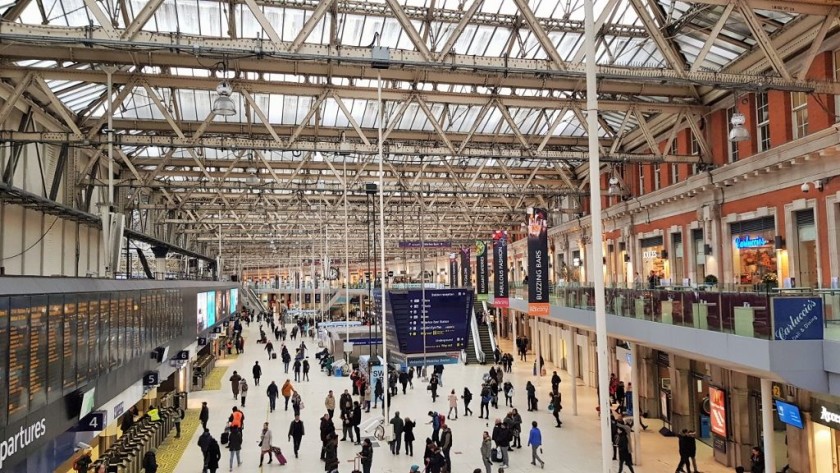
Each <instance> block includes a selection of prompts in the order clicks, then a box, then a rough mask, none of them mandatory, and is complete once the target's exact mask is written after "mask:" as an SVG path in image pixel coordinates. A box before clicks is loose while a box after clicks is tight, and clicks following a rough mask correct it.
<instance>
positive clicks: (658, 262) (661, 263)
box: [639, 236, 668, 286]
mask: <svg viewBox="0 0 840 473" xmlns="http://www.w3.org/2000/svg"><path fill="white" fill-rule="evenodd" d="M663 243H664V241H663V238H662V237H661V236H657V237H651V238H642V239H641V240H639V246H640V247H641V249H642V278H644V280H645V281H646V282H647V283H648V286H650V285H651V281H652V280H653V281H654V283H653V285H654V286H655V285H659V281H661V280H663V279H665V278H667V277H668V274H667V266H668V265H667V264H666V262H667V254H665V253H664V251H665V246H664V244H663ZM663 256H664V257H663Z"/></svg>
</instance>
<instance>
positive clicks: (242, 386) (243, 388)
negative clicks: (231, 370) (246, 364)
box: [239, 378, 248, 407]
mask: <svg viewBox="0 0 840 473" xmlns="http://www.w3.org/2000/svg"><path fill="white" fill-rule="evenodd" d="M239 393H240V394H239V400H240V401H241V406H242V407H245V398H246V397H247V396H248V381H245V378H242V381H240V382H239Z"/></svg>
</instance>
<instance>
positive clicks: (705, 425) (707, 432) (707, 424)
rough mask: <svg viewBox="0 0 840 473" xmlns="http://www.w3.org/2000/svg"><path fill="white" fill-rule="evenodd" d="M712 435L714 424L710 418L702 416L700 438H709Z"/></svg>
mask: <svg viewBox="0 0 840 473" xmlns="http://www.w3.org/2000/svg"><path fill="white" fill-rule="evenodd" d="M711 435H712V422H711V419H710V418H709V416H706V415H701V416H700V437H701V438H709V437H710V436H711Z"/></svg>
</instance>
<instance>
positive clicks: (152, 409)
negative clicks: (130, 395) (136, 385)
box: [146, 406, 160, 422]
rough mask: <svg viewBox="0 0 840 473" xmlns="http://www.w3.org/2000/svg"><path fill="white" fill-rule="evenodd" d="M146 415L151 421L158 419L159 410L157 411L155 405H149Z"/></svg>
mask: <svg viewBox="0 0 840 473" xmlns="http://www.w3.org/2000/svg"><path fill="white" fill-rule="evenodd" d="M146 415H147V416H149V419H150V420H151V421H152V422H158V421H160V412H159V411H158V409H157V407H155V406H151V407H149V411H148V412H146Z"/></svg>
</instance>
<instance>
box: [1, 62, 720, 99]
mask: <svg viewBox="0 0 840 473" xmlns="http://www.w3.org/2000/svg"><path fill="white" fill-rule="evenodd" d="M0 54H2V53H0ZM29 73H37V74H38V75H39V76H41V77H43V78H44V79H46V80H74V81H83V82H89V83H95V84H104V83H106V81H107V78H106V77H105V75H104V74H102V73H101V72H98V71H91V70H80V69H75V68H54V69H42V68H33V67H13V66H12V67H4V68H3V69H0V78H8V79H19V78H22V77H25V76H26V75H27V74H29ZM112 76H113V80H114V82H115V83H117V84H126V88H128V89H129V92H130V91H131V90H132V89H133V87H134V86H136V84H137V83H138V82H142V83H144V84H148V85H149V86H152V87H157V88H164V87H167V88H168V87H171V88H175V89H184V90H215V88H216V86H217V85H218V83H219V81H218V79H216V78H212V77H192V76H176V75H170V74H153V73H139V72H132V73H129V72H115V73H114V74H113V75H112ZM230 82H231V85H232V86H233V88H234V90H235V91H238V92H248V93H251V94H282V95H289V96H298V97H317V96H320V95H321V94H322V93H324V92H328V93H329V94H330V96H333V93H335V94H338V95H339V96H341V97H342V98H346V99H362V100H370V101H373V100H377V95H376V88H360V87H350V86H336V85H328V84H309V83H303V84H301V83H298V82H279V81H271V82H269V81H264V80H245V79H236V80H232V81H230ZM385 85H386V87H383V89H382V99H383V100H385V101H397V102H403V101H405V100H407V99H408V98H409V97H410V96H412V95H416V96H418V97H421V98H422V99H423V100H424V101H426V102H427V103H446V104H452V105H468V106H484V105H485V104H486V103H487V101H488V99H496V100H498V102H499V103H500V104H502V105H504V106H507V107H516V108H534V109H545V110H555V109H562V108H565V107H567V106H569V105H570V104H576V105H578V106H585V103H586V101H585V100H583V99H577V98H566V97H555V96H552V95H549V94H546V93H543V94H540V95H535V96H530V95H528V96H524V95H516V96H510V95H505V96H499V95H494V94H492V93H491V92H484V93H481V92H472V93H463V92H458V93H456V92H445V91H438V90H429V91H425V90H424V91H413V90H409V89H401V88H393V87H387V84H385ZM126 93H128V92H126ZM122 95H123V91H122V90H121V91H120V94H119V95H118V96H117V98H116V100H119V98H120V97H121V96H122ZM116 100H115V107H118V105H116ZM251 105H252V106H253V104H251ZM631 107H636V108H637V109H639V110H641V111H643V112H645V113H677V112H679V111H682V110H684V109H686V108H688V109H689V110H690V111H692V112H694V113H708V112H709V108H708V107H706V106H703V105H698V104H693V103H692V102H691V101H685V102H682V103H681V102H677V101H669V102H662V103H659V102H653V101H651V100H650V99H647V100H645V99H641V98H632V97H628V98H616V99H611V100H610V99H605V100H600V101H599V107H598V108H599V110H601V111H608V112H609V111H625V110H629V109H630V108H631Z"/></svg>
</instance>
